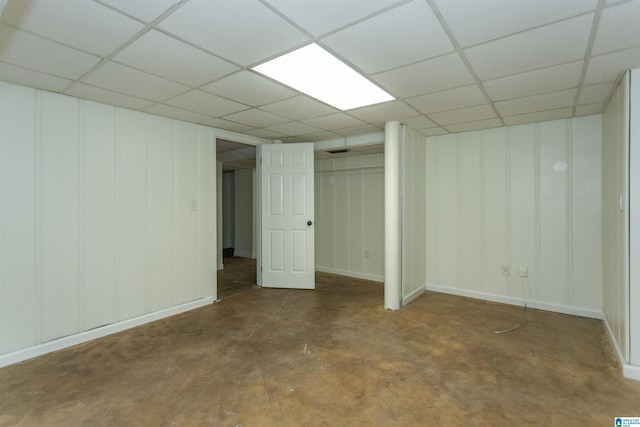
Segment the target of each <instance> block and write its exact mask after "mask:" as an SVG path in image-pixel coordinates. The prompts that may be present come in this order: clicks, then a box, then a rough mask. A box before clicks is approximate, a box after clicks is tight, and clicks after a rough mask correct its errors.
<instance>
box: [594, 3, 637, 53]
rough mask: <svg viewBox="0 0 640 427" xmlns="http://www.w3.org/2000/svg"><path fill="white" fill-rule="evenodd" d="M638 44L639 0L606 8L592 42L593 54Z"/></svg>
mask: <svg viewBox="0 0 640 427" xmlns="http://www.w3.org/2000/svg"><path fill="white" fill-rule="evenodd" d="M636 46H640V0H635V1H631V2H629V3H623V4H619V5H615V6H612V7H608V8H606V9H605V10H604V11H603V12H602V17H601V18H600V23H599V25H598V34H597V35H596V40H595V42H594V43H593V55H599V54H601V53H605V52H611V51H614V50H622V49H626V48H630V47H636Z"/></svg>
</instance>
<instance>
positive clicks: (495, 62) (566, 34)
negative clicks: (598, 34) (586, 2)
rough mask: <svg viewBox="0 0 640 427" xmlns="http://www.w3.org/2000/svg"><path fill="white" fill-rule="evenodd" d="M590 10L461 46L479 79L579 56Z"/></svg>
mask: <svg viewBox="0 0 640 427" xmlns="http://www.w3.org/2000/svg"><path fill="white" fill-rule="evenodd" d="M592 21H593V14H588V15H584V16H580V17H578V18H573V19H569V20H566V21H562V22H559V23H556V24H552V25H547V26H545V27H541V28H536V29H534V30H529V31H526V32H523V33H519V34H515V35H512V36H509V37H505V38H503V39H499V40H496V41H493V42H489V43H485V44H481V45H478V46H474V47H471V48H468V49H465V51H464V52H465V54H466V55H467V58H468V60H469V62H470V63H471V66H472V67H473V69H474V70H475V72H476V73H477V75H478V76H479V77H480V79H482V80H487V79H491V78H496V77H502V76H508V75H510V74H517V73H521V72H524V71H529V70H534V69H538V68H542V67H548V66H550V65H556V64H561V63H564V62H569V61H572V60H579V59H582V58H583V57H584V55H585V53H586V49H587V42H588V40H589V32H590V30H591V23H592Z"/></svg>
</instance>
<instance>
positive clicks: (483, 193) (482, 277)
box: [478, 130, 487, 289]
mask: <svg viewBox="0 0 640 427" xmlns="http://www.w3.org/2000/svg"><path fill="white" fill-rule="evenodd" d="M486 133H487V131H486V130H484V131H482V132H481V133H480V153H479V160H480V195H481V197H480V198H479V199H480V206H479V209H478V211H479V213H480V218H479V221H478V223H479V224H480V227H479V228H480V260H479V262H480V270H481V271H480V286H481V288H482V289H485V284H486V281H487V280H486V277H487V257H486V255H485V252H486V247H485V245H486V242H485V240H486V233H487V229H486V226H485V221H486V218H485V209H486V203H485V202H486V200H485V198H486V191H487V190H486V187H485V185H486V183H485V170H484V169H485V161H484V154H485V153H484V148H485V147H484V144H485V141H486V138H485V136H486Z"/></svg>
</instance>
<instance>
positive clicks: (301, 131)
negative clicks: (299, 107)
mask: <svg viewBox="0 0 640 427" xmlns="http://www.w3.org/2000/svg"><path fill="white" fill-rule="evenodd" d="M266 129H267V130H271V131H273V132H278V133H281V134H284V135H288V136H300V135H308V134H312V133H316V132H321V129H318V128H316V127H313V126H309V125H307V124H304V123H300V122H289V123H282V124H279V125H274V126H269V127H268V128H266Z"/></svg>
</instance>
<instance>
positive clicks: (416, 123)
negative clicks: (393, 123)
mask: <svg viewBox="0 0 640 427" xmlns="http://www.w3.org/2000/svg"><path fill="white" fill-rule="evenodd" d="M402 124H405V125H407V126H409V127H410V128H411V129H426V128H432V127H436V126H438V125H437V124H435V123H434V122H432V121H431V120H429V119H428V118H426V117H425V116H416V117H409V118H406V119H402Z"/></svg>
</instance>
